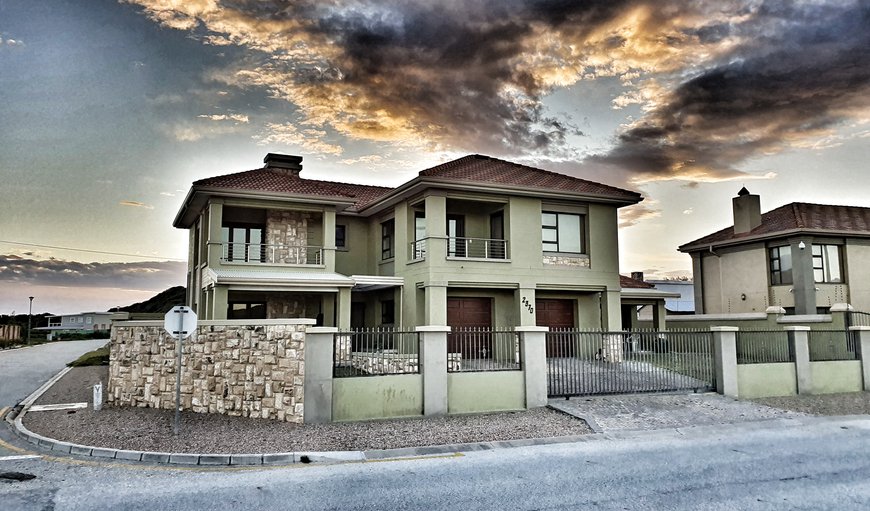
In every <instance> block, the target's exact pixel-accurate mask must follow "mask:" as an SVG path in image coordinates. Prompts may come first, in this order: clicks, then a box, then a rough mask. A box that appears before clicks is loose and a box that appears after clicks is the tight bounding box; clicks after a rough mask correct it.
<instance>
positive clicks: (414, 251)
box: [411, 239, 426, 261]
mask: <svg viewBox="0 0 870 511" xmlns="http://www.w3.org/2000/svg"><path fill="white" fill-rule="evenodd" d="M424 259H426V240H425V239H422V240H417V241H412V242H411V260H412V261H422V260H424Z"/></svg>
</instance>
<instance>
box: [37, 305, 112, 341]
mask: <svg viewBox="0 0 870 511" xmlns="http://www.w3.org/2000/svg"><path fill="white" fill-rule="evenodd" d="M123 319H128V314H127V313H126V312H80V313H78V314H65V315H63V316H49V317H48V326H44V327H39V328H34V329H33V330H34V331H40V332H48V340H51V339H52V338H53V337H54V336H56V335H59V334H89V333H93V332H108V331H109V330H111V328H112V321H114V320H123Z"/></svg>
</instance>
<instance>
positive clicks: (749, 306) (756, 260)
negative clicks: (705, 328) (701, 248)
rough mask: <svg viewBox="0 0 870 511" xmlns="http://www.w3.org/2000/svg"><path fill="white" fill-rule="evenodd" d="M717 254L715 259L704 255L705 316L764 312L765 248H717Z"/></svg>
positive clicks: (766, 276) (766, 291)
mask: <svg viewBox="0 0 870 511" xmlns="http://www.w3.org/2000/svg"><path fill="white" fill-rule="evenodd" d="M716 253H717V254H719V256H718V257H717V256H715V255H713V254H710V253H706V254H704V255H703V263H702V264H703V273H704V281H703V285H704V313H707V314H717V313H725V312H732V313H739V312H764V311H765V309H767V307H768V302H769V298H768V285H767V283H768V275H767V249H766V248H765V247H764V245H763V244H755V245H751V246H745V247H740V249H739V250H736V249H718V250H717V251H716ZM744 296H745V299H744Z"/></svg>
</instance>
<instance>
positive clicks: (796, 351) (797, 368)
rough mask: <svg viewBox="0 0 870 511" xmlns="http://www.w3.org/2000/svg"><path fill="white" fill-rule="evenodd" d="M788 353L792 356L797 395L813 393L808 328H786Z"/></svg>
mask: <svg viewBox="0 0 870 511" xmlns="http://www.w3.org/2000/svg"><path fill="white" fill-rule="evenodd" d="M784 330H785V331H786V332H788V351H789V352H790V353H791V354H792V355H793V356H794V372H795V375H796V376H797V392H798V394H812V393H813V373H812V370H811V368H810V327H808V326H787V327H784Z"/></svg>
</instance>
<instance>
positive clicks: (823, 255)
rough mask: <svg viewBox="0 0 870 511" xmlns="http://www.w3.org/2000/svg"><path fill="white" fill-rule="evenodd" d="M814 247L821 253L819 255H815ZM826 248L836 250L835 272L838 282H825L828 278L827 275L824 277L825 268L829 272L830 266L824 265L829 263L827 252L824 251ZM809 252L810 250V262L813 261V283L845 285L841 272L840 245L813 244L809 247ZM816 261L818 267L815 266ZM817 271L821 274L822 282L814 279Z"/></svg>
mask: <svg viewBox="0 0 870 511" xmlns="http://www.w3.org/2000/svg"><path fill="white" fill-rule="evenodd" d="M816 247H819V251H820V252H821V253H820V255H816ZM828 247H836V249H837V272H838V273H839V276H840V279H839V280H826V279H827V278H828V275H825V273H826V268H827V270H828V272H829V271H830V264H826V262H827V261H829V259H830V258H829V257H828V252H827V250H826V249H827V248H828ZM811 250H812V252H811V254H810V255H811V257H812V260H813V282H814V283H816V284H845V283H846V276H845V275H844V272H843V250H842V248H841V246H840V245H838V244H836V243H813V244H812V246H811ZM817 261H818V263H819V264H820V265H819V266H816V264H817ZM818 271H820V272H822V280H818V279H817V278H816V272H818Z"/></svg>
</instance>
